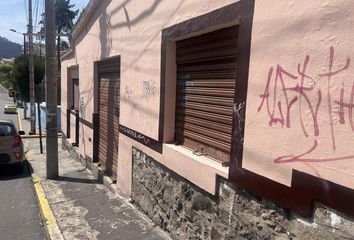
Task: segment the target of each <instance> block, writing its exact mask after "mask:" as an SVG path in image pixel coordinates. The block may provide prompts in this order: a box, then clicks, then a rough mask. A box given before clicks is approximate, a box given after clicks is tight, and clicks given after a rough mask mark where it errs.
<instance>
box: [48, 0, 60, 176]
mask: <svg viewBox="0 0 354 240" xmlns="http://www.w3.org/2000/svg"><path fill="white" fill-rule="evenodd" d="M45 35H46V37H45V48H46V52H45V54H46V59H45V76H46V126H47V138H46V143H47V144H46V150H47V151H46V152H47V178H48V179H55V178H57V177H58V175H59V169H58V126H57V125H58V122H57V79H56V72H57V71H56V70H57V65H56V64H57V62H56V61H57V60H56V56H55V10H54V0H46V1H45Z"/></svg>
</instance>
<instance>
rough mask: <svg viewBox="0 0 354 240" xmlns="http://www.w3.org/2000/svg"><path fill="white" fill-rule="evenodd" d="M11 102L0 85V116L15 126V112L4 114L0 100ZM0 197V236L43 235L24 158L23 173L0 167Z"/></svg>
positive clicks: (40, 237)
mask: <svg viewBox="0 0 354 240" xmlns="http://www.w3.org/2000/svg"><path fill="white" fill-rule="evenodd" d="M11 102H12V99H11V98H9V97H8V95H7V92H6V90H4V89H3V88H2V87H1V86H0V119H10V120H12V121H13V122H14V123H15V124H16V126H17V128H18V120H17V114H4V104H6V103H11ZM0 200H1V203H0V239H2V240H7V239H9V240H12V239H29V240H32V239H33V240H41V239H45V234H44V229H43V227H42V224H41V220H40V215H39V207H38V205H37V202H36V196H35V192H34V189H33V186H32V182H31V171H30V169H29V165H28V164H27V162H26V163H25V167H24V171H23V173H17V172H16V171H15V170H14V169H9V168H4V167H0Z"/></svg>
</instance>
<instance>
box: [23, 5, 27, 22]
mask: <svg viewBox="0 0 354 240" xmlns="http://www.w3.org/2000/svg"><path fill="white" fill-rule="evenodd" d="M23 1H24V3H25V13H26V20H27V22H28V12H27V11H28V10H27V0H23Z"/></svg>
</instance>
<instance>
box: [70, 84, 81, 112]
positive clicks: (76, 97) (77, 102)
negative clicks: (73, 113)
mask: <svg viewBox="0 0 354 240" xmlns="http://www.w3.org/2000/svg"><path fill="white" fill-rule="evenodd" d="M72 87H73V88H72V89H73V90H72V91H73V98H72V109H73V110H77V111H78V110H79V107H80V92H79V79H77V78H73V79H72Z"/></svg>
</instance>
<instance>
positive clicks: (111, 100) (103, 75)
mask: <svg viewBox="0 0 354 240" xmlns="http://www.w3.org/2000/svg"><path fill="white" fill-rule="evenodd" d="M98 81H99V89H98V91H99V92H98V103H99V106H98V112H99V150H98V151H99V152H98V158H99V162H100V164H101V166H102V168H103V169H104V170H105V172H106V173H107V175H109V176H111V177H112V178H113V179H115V180H116V179H117V166H118V145H119V108H120V105H119V103H120V101H119V100H120V98H119V92H120V59H119V58H113V59H109V60H104V61H101V62H98Z"/></svg>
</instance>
